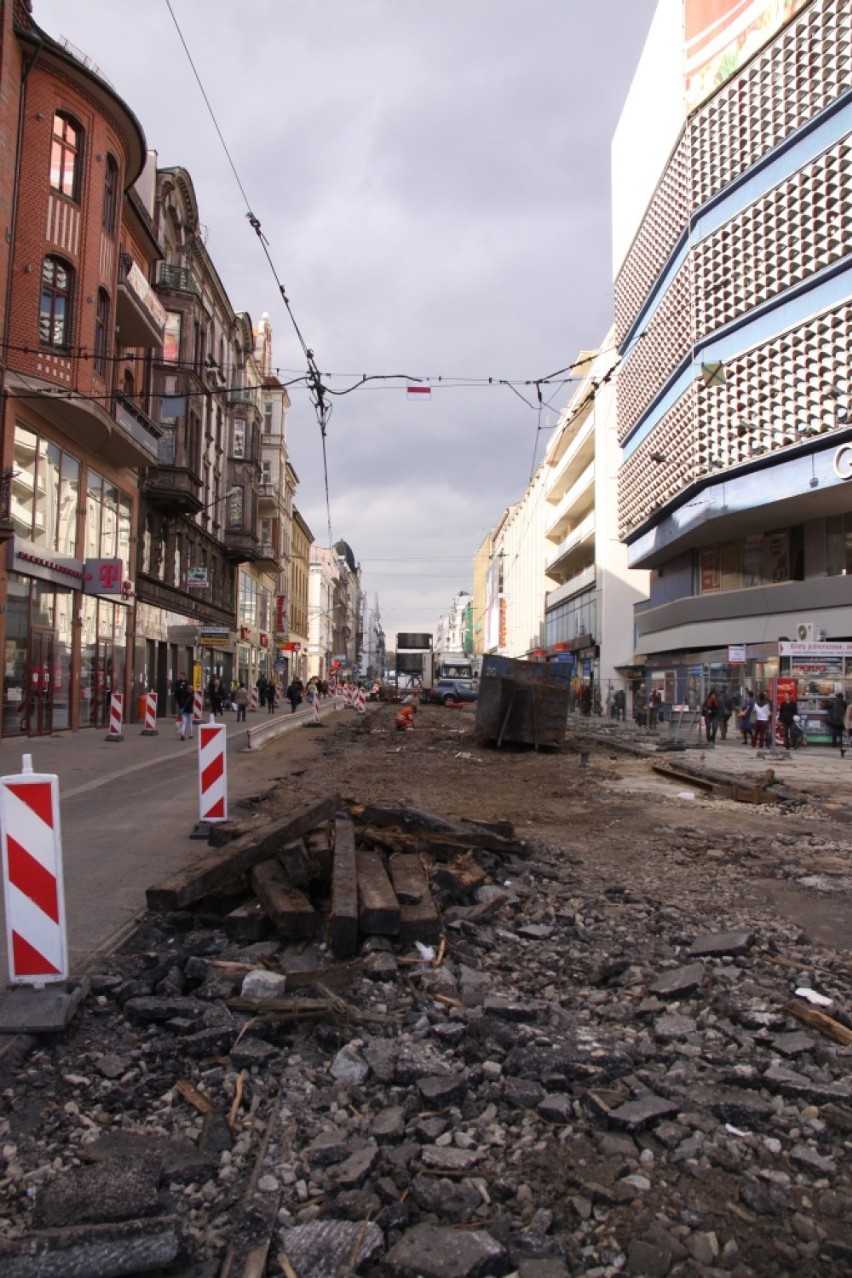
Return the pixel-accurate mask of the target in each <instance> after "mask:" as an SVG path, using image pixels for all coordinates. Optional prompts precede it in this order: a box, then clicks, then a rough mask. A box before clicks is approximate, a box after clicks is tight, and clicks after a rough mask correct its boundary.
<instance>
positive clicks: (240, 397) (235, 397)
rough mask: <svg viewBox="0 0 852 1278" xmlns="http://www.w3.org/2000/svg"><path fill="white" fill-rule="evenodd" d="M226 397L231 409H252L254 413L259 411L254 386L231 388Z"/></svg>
mask: <svg viewBox="0 0 852 1278" xmlns="http://www.w3.org/2000/svg"><path fill="white" fill-rule="evenodd" d="M226 395H227V400H228V403H229V404H230V405H231V407H232V408H253V409H254V410H255V412H259V411H260V410H259V406H258V388H257V387H256V386H232V387H231V388H230V390H229V391H227V392H226Z"/></svg>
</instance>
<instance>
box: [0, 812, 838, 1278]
mask: <svg viewBox="0 0 852 1278" xmlns="http://www.w3.org/2000/svg"><path fill="white" fill-rule="evenodd" d="M323 802H324V803H326V802H327V805H328V806H321V805H319V804H313V805H309V806H306V807H305V808H304V809H302V810H300V811H298V812H296V813H294V814H290V815H288V816H287V817H286V818H285V819H284V820H283V821H282V822H279V823H277V825H276V827H275V830H274V832H271V831H270V830H266V831H259V830H254V831H250V832H249V833H246V834H243V835H241V836H239V837H237V838H235V839H233V840H232V841H231V842H230V843H228V844H226V845H225V846H224V847H222V848H218V849H215V850H214V851H212V852H211V853H210V854H209V855H206V856H205V857H204V858H202V860H201V862H199V863H197V864H196V865H195V866H194V867H191V869H190V870H188V871H187V872H186V873H185V874H184V875H181V876H176V878H175V880H174V881H170V882H169V883H168V884H161V885H157V887H156V888H152V890H151V893H149V906H153V907H155V908H152V909H151V911H150V913H149V914H148V916H147V918H146V920H145V922H144V924H143V925H142V926H141V927H140V928H139V929H138V930H137V932H136V933H135V934H134V936H133V937H132V938H131V939H130V940H129V941H128V943H127V944H126V945H125V947H124V948H123V950H122V951H121V952H120V953H117V954H116V955H114V956H112V957H111V958H109V959H108V960H105V961H104V963H103V965H102V967H101V968H100V970H99V971H98V972H96V973H94V974H93V975H92V978H91V979H92V995H91V997H90V998H89V1000H88V1001H87V1003H86V1004H85V1005H84V1007H83V1009H82V1010H81V1012H80V1014H79V1016H78V1017H77V1019H76V1020H75V1022H74V1023H73V1024H72V1025H71V1026H70V1027H69V1030H68V1031H67V1033H65V1034H63V1035H62V1036H58V1037H57V1038H56V1039H55V1040H53V1041H48V1042H43V1043H41V1044H39V1045H38V1046H37V1047H36V1050H35V1051H34V1052H32V1053H31V1054H30V1055H28V1056H27V1057H26V1058H25V1059H23V1060H22V1061H21V1062H20V1064H19V1067H18V1068H17V1070H16V1072H15V1074H14V1077H6V1078H4V1079H2V1086H3V1090H4V1102H5V1104H4V1115H3V1117H2V1118H0V1154H2V1161H0V1236H2V1239H3V1242H2V1244H0V1272H2V1273H3V1274H4V1275H11V1276H12V1278H17V1275H22V1276H23V1275H27V1276H28V1278H29V1275H32V1274H33V1273H45V1274H46V1273H75V1274H76V1273H87V1274H90V1275H104V1276H107V1275H113V1274H118V1273H137V1272H138V1273H143V1272H145V1273H157V1274H163V1275H178V1274H179V1275H181V1276H182V1278H206V1276H207V1275H210V1276H211V1278H212V1275H213V1274H219V1273H220V1272H229V1273H233V1274H238V1273H239V1274H249V1273H252V1274H258V1275H259V1274H263V1273H266V1272H268V1273H270V1274H272V1273H275V1274H280V1273H283V1274H285V1275H288V1278H290V1276H291V1275H294V1274H295V1275H297V1276H298V1278H326V1276H331V1275H337V1274H339V1273H355V1272H357V1273H361V1274H366V1275H371V1276H373V1278H379V1276H381V1278H414V1276H416V1275H423V1276H424V1278H480V1276H487V1275H503V1274H510V1273H518V1274H519V1275H521V1278H557V1276H560V1275H568V1274H594V1275H607V1274H616V1273H630V1274H637V1275H652V1276H654V1275H668V1274H671V1275H679V1274H681V1275H695V1274H708V1275H713V1274H727V1275H734V1276H740V1278H745V1276H746V1275H753V1274H796V1275H814V1278H816V1275H819V1276H820V1278H826V1276H829V1278H830V1276H832V1275H838V1276H839V1275H841V1274H848V1273H849V1272H850V1269H852V1236H850V1231H849V1221H850V1219H852V1017H850V1014H849V1013H850V998H849V990H850V982H852V963H850V960H849V957H848V953H847V955H846V956H845V957H844V956H843V955H842V954H841V953H839V952H837V951H834V950H830V949H827V948H820V947H818V946H815V945H814V944H813V943H811V942H809V941H808V940H807V939H806V938H805V937H804V936H803V935H802V934H801V931H800V929H798V928H797V927H796V926H794V925H793V924H785V923H783V922H779V920H778V918H777V917H776V916H775V915H774V914H773V913H772V912H771V911H770V910H769V908H768V907H767V908H766V909H765V910H761V909H759V908H758V909H755V908H754V906H753V905H752V906H749V905H748V904H747V903H746V901H745V900H744V899H743V898H742V897H739V896H738V895H737V894H736V893H733V892H731V893H724V892H722V891H720V890H719V883H718V878H717V879H716V881H715V884H716V885H715V890H714V887H713V883H714V881H713V880H712V879H708V878H706V877H705V878H704V880H703V883H702V887H701V889H700V891H699V893H698V895H696V894H693V895H692V896H690V895H689V894H688V893H687V892H685V891H684V892H680V891H679V890H678V889H677V888H675V889H674V890H673V891H672V892H671V893H670V894H668V895H667V896H666V897H665V899H663V898H662V897H661V895H660V894H658V893H655V892H653V891H652V890H650V886H649V885H644V884H643V882H642V876H641V875H639V876H635V877H633V878H632V881H631V882H630V883H626V882H625V883H617V882H613V883H610V884H609V885H608V886H606V887H603V888H593V887H591V886H590V884H589V882H588V880H587V876H586V875H584V873H583V872H582V871H583V867H582V865H581V863H580V861H579V859H578V858H575V857H573V856H571V855H567V854H565V853H564V852H559V853H558V855H557V854H554V853H553V851H551V850H550V849H548V848H547V847H544V846H541V845H537V844H535V843H532V842H526V843H525V842H523V841H520V840H518V839H517V837H516V836H515V833H514V832H513V831H512V829H511V828H510V827H509V826H508V825H505V824H503V825H500V826H494V825H492V826H487V825H477V824H475V823H464V822H457V821H449V820H445V819H443V818H438V817H425V816H424V815H423V814H422V813H413V812H411V811H409V810H406V809H401V810H399V809H398V810H392V809H384V810H383V809H380V808H377V807H375V806H362V805H353V804H350V805H349V807H348V809H347V810H346V811H345V812H341V806H342V805H341V804H340V801H339V800H338V799H337V797H336V796H332V797H331V798H330V799H329V800H328V801H323ZM580 837H581V835H580ZM632 837H635V835H633V836H632ZM655 838H656V839H657V842H656V843H655ZM698 842H699V839H698V836H696V835H692V836H687V835H677V834H676V833H675V832H673V831H668V832H667V833H666V835H665V838H664V839H663V838H660V837H658V836H649V839H648V856H649V857H651V856H652V855H654V856H663V855H665V857H667V858H668V861H667V865H668V867H669V870H668V872H670V873H671V875H672V876H673V879H675V880H676V879H677V876H678V874H681V873H682V874H683V875H684V882H686V879H687V875H688V870H689V867H690V866H691V865H692V864H693V863H694V861H695V859H696V857H697V855H698ZM275 848H277V850H274V849H275ZM270 853H272V854H270ZM338 853H339V854H340V856H341V858H342V859H343V860H344V861H345V862H346V863H347V864H349V865H350V866H352V865H353V864H354V866H355V870H354V873H355V875H356V877H357V882H358V885H359V888H360V889H361V890H360V891H359V892H356V893H355V894H354V896H353V893H352V883H351V881H350V882H349V884H348V888H349V893H348V897H347V893H346V892H345V890H344V889H345V888H346V887H347V885H346V883H344V882H343V881H340V882H337V881H336V874H337V873H338V871H336V869H335V862H336V859H337V856H338ZM701 855H702V857H703V858H705V860H706V857H707V840H706V839H704V840H703V842H702V844H701ZM713 855H714V856H715V857H717V858H718V861H717V864H721V863H723V862H724V863H728V862H730V863H731V864H735V863H736V862H737V860H738V858H740V859H741V858H743V857H745V856H747V855H748V844H747V841H746V840H745V839H739V840H738V839H737V838H735V837H730V838H729V839H727V840H726V838H725V837H720V838H718V839H717V840H716V843H715V846H714V848H713ZM396 858H398V859H396ZM272 862H274V863H275V865H277V867H278V871H280V873H279V872H278V871H275V872H273V867H272V865H271V864H270V863H272ZM401 862H404V863H405V864H404V865H403V869H402V870H400V864H401ZM262 867H266V868H265V869H264V868H262ZM403 871H404V872H403ZM282 876H283V878H282ZM382 876H384V878H383V877H382ZM376 883H379V884H380V885H381V893H379V894H378V895H371V893H370V885H371V884H372V885H373V886H375V884H376ZM270 885H271V886H270ZM249 886H251V888H253V889H254V892H255V896H254V897H253V898H251V899H249V900H248V901H247V899H246V893H247V889H248V887H249ZM388 886H390V887H391V889H392V894H391V895H388V892H387V888H388ZM293 893H301V894H302V896H303V898H304V902H305V905H304V906H299V907H298V908H297V902H296V900H295V898H294V897H293V896H292V894H293ZM282 894H283V895H282ZM394 902H395V903H396V904H394ZM697 907H698V908H697ZM308 909H309V910H310V915H309V914H308ZM353 910H354V914H353ZM394 911H396V913H394ZM417 911H420V913H421V919H420V922H419V923H418V921H417V919H416V917H415V915H416V913H417ZM299 920H301V922H300V921H299ZM306 920H310V921H306ZM353 920H354V921H353ZM420 927H422V935H420V934H418V928H420ZM298 928H302V929H303V930H302V931H301V932H300V933H297V934H296V935H295V936H294V935H293V930H294V929H298ZM39 1266H40V1267H39ZM51 1266H52V1267H51ZM84 1266H88V1267H84ZM121 1266H125V1267H121ZM128 1266H129V1267H128Z"/></svg>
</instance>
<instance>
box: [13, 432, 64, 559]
mask: <svg viewBox="0 0 852 1278" xmlns="http://www.w3.org/2000/svg"><path fill="white" fill-rule="evenodd" d="M13 464H14V470H15V474H14V477H13V483H12V501H11V515H12V522H13V524H14V526H15V532H16V533H17V534H18V536H20V537H23V538H25V539H26V540H27V541H34V542H36V543H37V544H38V545H40V546H46V547H48V548H49V549H50V550H55V551H58V552H60V553H61V554H66V555H72V556H73V555H74V554H75V553H76V547H77V507H78V501H79V491H80V463H79V462H78V461H77V459H76V457H72V456H71V455H70V454H69V453H65V452H63V451H62V449H61V448H59V447H58V446H57V445H56V444H54V443H52V442H51V441H50V440H47V439H44V438H41V437H40V436H38V435H36V434H35V433H34V432H33V431H31V430H28V429H27V428H26V427H25V426H21V425H20V423H16V425H15V444H14V463H13Z"/></svg>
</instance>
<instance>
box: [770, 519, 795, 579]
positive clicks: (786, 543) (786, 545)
mask: <svg viewBox="0 0 852 1278" xmlns="http://www.w3.org/2000/svg"><path fill="white" fill-rule="evenodd" d="M764 545H765V550H766V560H765V562H766V568H765V571H766V583H767V585H773V584H777V583H778V582H781V581H789V580H790V536H789V533H788V532H787V529H786V528H780V529H778V530H777V531H776V532H771V533H767V534H766V541H765V543H764Z"/></svg>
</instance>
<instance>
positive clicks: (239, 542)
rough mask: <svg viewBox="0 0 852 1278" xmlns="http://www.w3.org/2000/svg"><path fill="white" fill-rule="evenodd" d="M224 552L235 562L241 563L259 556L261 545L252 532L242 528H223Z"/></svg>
mask: <svg viewBox="0 0 852 1278" xmlns="http://www.w3.org/2000/svg"><path fill="white" fill-rule="evenodd" d="M225 554H226V555H227V557H228V558H229V559H231V560H233V561H234V562H235V563H238V564H242V563H246V562H248V560H252V561H253V562H255V561H257V560H258V559H260V558H261V546H260V542H259V541H258V539H257V537H256V536H255V535H254V533H251V532H243V531H242V529H232V528H231V529H226V530H225Z"/></svg>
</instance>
